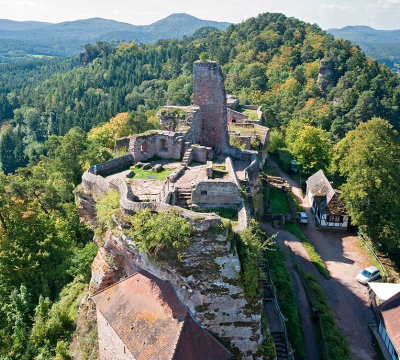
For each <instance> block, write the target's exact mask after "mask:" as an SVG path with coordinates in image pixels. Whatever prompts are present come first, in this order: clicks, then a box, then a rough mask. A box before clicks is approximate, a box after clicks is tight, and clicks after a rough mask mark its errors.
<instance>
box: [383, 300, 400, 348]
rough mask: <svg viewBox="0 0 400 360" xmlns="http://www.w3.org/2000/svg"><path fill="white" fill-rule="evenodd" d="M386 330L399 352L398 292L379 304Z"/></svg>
mask: <svg viewBox="0 0 400 360" xmlns="http://www.w3.org/2000/svg"><path fill="white" fill-rule="evenodd" d="M378 309H379V310H380V311H381V314H382V317H383V322H384V325H385V329H386V332H387V333H388V335H389V337H390V340H392V344H393V346H394V347H395V349H396V351H397V352H398V353H400V292H399V293H397V294H396V295H393V296H392V297H391V298H389V299H387V300H386V301H385V302H384V303H382V304H381V305H379V307H378Z"/></svg>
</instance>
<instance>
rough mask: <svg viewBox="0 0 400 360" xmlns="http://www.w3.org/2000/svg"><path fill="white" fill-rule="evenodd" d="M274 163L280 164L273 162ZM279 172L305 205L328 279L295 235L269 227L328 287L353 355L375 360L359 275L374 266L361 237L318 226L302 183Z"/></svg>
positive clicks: (311, 236)
mask: <svg viewBox="0 0 400 360" xmlns="http://www.w3.org/2000/svg"><path fill="white" fill-rule="evenodd" d="M271 165H272V166H276V165H275V164H274V163H272V162H271ZM277 170H278V172H279V175H280V176H281V177H283V178H284V179H285V180H286V181H288V183H289V184H290V185H291V186H292V190H293V193H294V194H295V195H296V197H297V198H298V200H299V203H300V204H301V205H302V207H303V209H304V212H306V214H307V217H308V224H307V225H300V226H301V227H302V229H303V232H304V234H305V235H306V236H307V238H308V239H309V241H310V242H311V243H312V244H313V245H314V247H315V249H316V250H317V251H318V253H319V254H320V255H321V257H322V259H323V261H324V262H325V264H326V267H327V269H328V271H329V273H330V275H331V279H329V280H327V279H325V278H324V277H323V276H322V275H321V274H319V273H318V271H317V269H316V268H315V267H314V266H313V265H312V263H311V262H310V259H309V257H308V254H307V252H306V250H305V249H304V247H303V245H302V244H301V242H300V241H299V239H297V238H296V237H295V236H293V235H292V234H290V233H288V232H286V231H284V230H280V229H272V228H269V229H268V227H267V226H264V229H265V230H268V231H269V232H271V231H275V232H277V231H279V235H278V236H277V238H276V241H277V243H278V244H279V245H280V246H282V247H285V246H289V247H290V248H291V249H292V251H293V252H294V254H295V258H296V260H297V261H298V262H299V263H300V265H301V266H302V267H303V268H304V269H305V270H306V271H307V272H309V273H311V274H312V275H314V276H315V277H316V278H317V280H318V282H319V284H320V286H321V287H322V289H323V290H324V292H325V294H326V296H327V298H328V303H329V305H330V307H331V308H332V310H333V311H334V314H335V318H336V321H337V324H338V327H339V329H340V330H341V331H342V333H343V334H344V335H345V336H346V338H347V340H348V342H349V345H350V349H351V352H352V355H353V358H354V359H356V360H371V359H373V358H374V356H375V350H374V348H373V346H372V338H371V333H370V331H369V328H368V324H369V323H374V322H375V321H374V318H373V314H372V311H371V310H370V309H369V307H368V297H367V288H366V286H364V285H361V284H359V283H358V282H357V281H356V280H355V278H356V276H357V274H358V273H359V272H360V271H361V270H363V269H364V268H366V267H368V266H370V265H372V264H371V261H370V258H369V256H368V254H367V253H366V252H365V250H364V248H363V245H362V244H361V242H360V240H359V239H358V238H357V237H356V236H355V234H354V233H349V232H347V231H343V230H336V231H329V230H323V231H322V230H320V229H318V228H317V227H316V225H315V222H314V216H313V214H312V212H311V209H310V206H309V204H308V201H307V198H306V197H304V198H303V196H302V195H301V193H300V191H299V189H298V185H297V184H296V183H295V182H294V181H293V180H291V179H290V178H289V177H288V176H287V175H286V174H284V173H283V172H282V171H280V169H279V168H278V169H277Z"/></svg>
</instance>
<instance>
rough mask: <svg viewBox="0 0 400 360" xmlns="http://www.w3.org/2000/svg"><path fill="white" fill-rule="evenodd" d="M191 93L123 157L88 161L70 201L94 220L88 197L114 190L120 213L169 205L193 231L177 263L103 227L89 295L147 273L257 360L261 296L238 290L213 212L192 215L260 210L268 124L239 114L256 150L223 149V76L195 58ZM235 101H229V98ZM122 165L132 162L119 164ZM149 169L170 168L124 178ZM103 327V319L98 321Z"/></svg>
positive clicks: (233, 261)
mask: <svg viewBox="0 0 400 360" xmlns="http://www.w3.org/2000/svg"><path fill="white" fill-rule="evenodd" d="M193 89H194V90H193V91H194V94H193V105H192V106H190V107H184V108H182V109H183V110H184V111H185V116H184V118H181V119H179V118H177V117H175V116H170V108H168V107H166V108H164V109H163V110H161V111H160V112H159V116H160V123H161V125H162V126H163V128H164V130H153V131H148V132H146V133H144V134H140V135H133V136H132V137H131V138H129V139H123V140H121V142H120V144H119V147H121V146H125V147H127V148H128V150H129V154H128V155H125V156H123V157H121V158H118V159H113V160H110V161H108V162H106V163H103V164H97V165H96V166H92V167H90V168H89V170H88V171H87V172H85V174H84V175H83V177H82V187H83V192H84V193H81V194H79V201H80V214H81V215H82V216H84V217H86V218H91V220H92V221H95V213H94V205H95V202H96V201H95V199H96V198H98V196H100V195H103V194H106V193H107V192H108V191H110V190H111V189H115V190H117V191H118V193H119V195H120V197H121V200H120V209H121V212H122V213H123V214H134V213H135V212H137V211H140V210H142V209H146V208H148V209H150V210H152V211H155V212H157V211H161V210H166V211H174V212H175V213H177V214H179V215H180V216H182V217H184V218H186V219H187V220H188V221H189V222H190V223H191V224H192V225H193V226H194V227H195V228H196V233H195V235H194V236H193V237H192V238H191V239H190V244H189V245H188V246H187V248H186V249H185V250H184V252H183V254H182V257H181V258H180V259H177V258H171V257H165V259H164V261H163V263H162V265H160V264H159V263H158V262H155V261H154V259H151V258H150V257H149V256H148V255H147V254H145V253H143V252H140V251H139V250H138V249H137V248H136V247H135V239H130V238H128V237H126V236H125V235H123V234H122V233H121V235H119V236H117V235H115V234H112V233H111V232H108V233H107V234H106V235H105V236H104V237H103V238H102V239H97V238H96V239H95V242H96V244H97V246H98V248H99V252H98V254H97V256H96V259H95V260H94V262H93V264H92V280H91V283H90V291H91V293H92V294H93V295H94V296H96V295H95V294H98V293H99V292H101V291H105V290H106V289H109V287H110V286H113V284H116V283H118V282H119V281H120V280H121V278H122V279H123V277H124V276H132V275H134V274H135V273H137V272H140V271H147V272H148V273H149V274H151V276H155V277H157V278H158V279H160V280H162V281H166V282H168V283H170V284H171V286H172V287H173V288H174V290H175V293H176V296H178V298H179V300H180V301H181V302H182V303H183V304H184V305H185V306H186V307H187V308H188V309H189V311H190V314H191V316H193V319H194V320H195V321H196V322H197V323H198V324H200V325H201V326H204V327H205V328H206V329H208V330H209V331H211V332H212V333H214V334H215V335H216V336H217V337H218V338H219V339H222V340H224V341H225V342H226V343H227V344H229V347H230V349H231V350H232V349H233V350H234V352H236V353H237V354H241V358H243V359H249V360H250V359H258V358H259V357H258V355H257V351H258V349H259V347H260V344H261V343H262V340H263V336H262V334H261V310H262V298H258V299H255V300H253V301H250V300H249V299H246V297H245V296H244V292H243V289H242V288H241V287H240V286H239V283H238V279H237V274H238V273H239V272H240V267H241V265H240V261H239V257H238V255H237V249H236V246H235V245H234V244H233V243H232V239H231V236H230V231H228V230H226V231H225V230H224V231H223V232H222V233H221V232H218V231H216V230H215V229H218V227H219V225H220V224H221V218H220V217H219V216H217V215H216V214H215V213H209V212H208V213H201V212H199V211H203V210H210V209H211V210H213V209H217V208H218V209H220V208H229V209H231V210H233V211H236V212H237V213H238V222H239V225H238V229H244V228H246V227H247V226H248V224H249V222H250V221H251V218H252V217H254V216H256V212H259V213H262V208H263V205H262V191H261V190H260V185H259V171H260V168H262V166H263V163H264V161H265V158H266V152H265V146H266V144H267V142H268V140H269V129H267V128H265V127H263V126H261V125H260V124H252V123H251V122H246V121H245V120H243V119H242V120H243V122H245V123H244V124H243V125H244V126H247V127H251V128H252V129H254V128H255V127H256V128H255V129H257V131H258V133H259V134H260V139H261V140H260V145H259V149H258V150H250V149H249V150H241V149H239V148H237V147H234V146H231V145H230V134H229V131H228V111H229V110H227V97H226V92H225V86H224V78H223V74H222V71H221V68H220V67H219V66H218V65H217V64H216V63H215V62H212V61H207V62H200V61H196V62H195V63H194V65H193ZM235 103H236V106H237V103H238V101H235ZM256 108H257V109H258V110H260V111H261V108H258V107H256ZM230 110H232V109H230ZM232 111H234V110H232ZM254 111H256V110H254ZM257 126H258V128H257ZM254 132H255V130H254ZM154 159H155V160H154ZM160 159H161V160H160ZM171 159H173V160H176V161H172V160H171ZM126 167H131V168H130V169H128V170H124V168H126ZM148 167H150V168H153V169H160V168H164V169H168V171H170V172H171V173H170V175H169V176H168V178H167V179H166V180H165V181H158V180H155V179H152V178H147V179H135V178H133V179H131V178H130V176H131V174H132V173H135V171H136V169H139V168H143V169H144V168H148ZM154 171H157V170H154ZM243 187H244V188H246V191H247V192H248V194H249V196H251V195H252V198H251V199H250V200H251V203H249V199H244V198H243V195H242V194H241V190H242V188H243ZM253 200H254V202H253ZM253 205H254V206H253ZM189 207H190V209H189ZM194 210H196V211H194ZM102 316H105V318H106V315H105V314H103V315H102ZM106 320H107V319H106ZM114 320H115V319H114ZM104 324H105V323H104V319H103V320H102V325H101V324H100V323H99V326H100V325H101V326H105V325H104ZM121 331H122V330H121ZM99 332H100V330H99ZM102 358H103V357H102ZM104 358H105V357H104ZM210 359H211V358H210Z"/></svg>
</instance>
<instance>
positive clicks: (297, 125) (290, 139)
mask: <svg viewBox="0 0 400 360" xmlns="http://www.w3.org/2000/svg"><path fill="white" fill-rule="evenodd" d="M306 126H311V122H310V120H308V119H305V118H301V119H293V120H292V121H290V123H289V125H288V127H287V128H286V136H285V143H286V146H287V147H288V148H289V149H291V148H292V147H293V144H294V143H295V141H296V140H297V138H298V137H299V133H300V132H301V131H302V130H303V129H304V128H305V127H306ZM282 147H283V146H282Z"/></svg>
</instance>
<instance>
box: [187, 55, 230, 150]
mask: <svg viewBox="0 0 400 360" xmlns="http://www.w3.org/2000/svg"><path fill="white" fill-rule="evenodd" d="M193 103H194V104H196V105H199V106H200V112H201V134H200V136H199V139H198V141H197V142H198V143H199V144H200V145H204V146H209V147H212V148H214V149H215V148H216V147H218V148H219V150H221V149H222V148H223V147H227V146H229V134H228V126H227V122H226V119H227V108H226V92H225V84H224V76H223V74H222V70H221V67H220V66H218V65H217V64H216V63H215V62H214V61H206V62H201V61H195V62H194V64H193Z"/></svg>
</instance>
